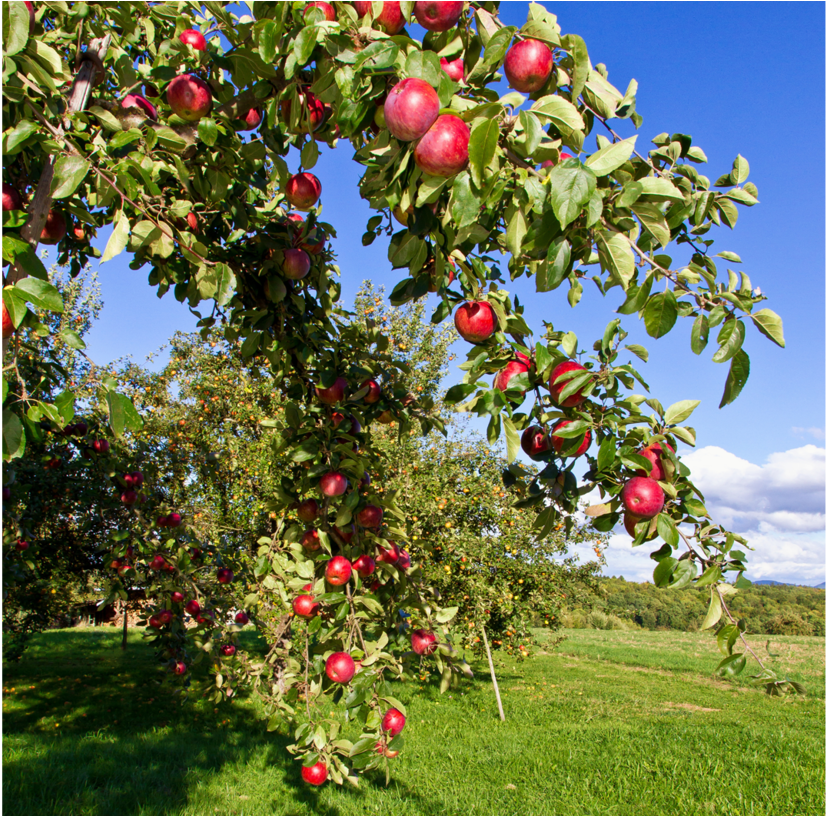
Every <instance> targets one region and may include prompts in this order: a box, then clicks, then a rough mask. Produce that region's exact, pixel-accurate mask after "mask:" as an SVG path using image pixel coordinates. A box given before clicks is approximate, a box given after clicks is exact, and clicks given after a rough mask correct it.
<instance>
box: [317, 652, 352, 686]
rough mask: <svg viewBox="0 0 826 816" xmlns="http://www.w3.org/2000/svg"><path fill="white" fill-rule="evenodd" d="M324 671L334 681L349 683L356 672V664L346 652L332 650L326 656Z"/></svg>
mask: <svg viewBox="0 0 826 816" xmlns="http://www.w3.org/2000/svg"><path fill="white" fill-rule="evenodd" d="M324 671H325V673H326V674H327V677H329V678H330V679H331V680H332V681H333V682H334V683H349V682H350V681H351V680H352V679H353V675H354V674H355V673H356V664H355V663H354V662H353V658H352V657H350V655H349V654H347V652H333V654H331V655H330V656H329V657H328V658H327V662H326V664H325V666H324Z"/></svg>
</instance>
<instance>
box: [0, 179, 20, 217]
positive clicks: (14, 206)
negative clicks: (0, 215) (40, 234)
mask: <svg viewBox="0 0 826 816" xmlns="http://www.w3.org/2000/svg"><path fill="white" fill-rule="evenodd" d="M21 209H23V199H22V198H20V193H18V192H17V190H15V189H14V187H12V186H11V184H7V183H6V182H5V181H4V182H3V212H10V211H11V210H21Z"/></svg>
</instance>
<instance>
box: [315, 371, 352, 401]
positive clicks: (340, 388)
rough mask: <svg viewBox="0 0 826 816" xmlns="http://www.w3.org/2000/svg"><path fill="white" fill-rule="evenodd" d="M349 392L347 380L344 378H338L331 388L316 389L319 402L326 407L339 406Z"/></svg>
mask: <svg viewBox="0 0 826 816" xmlns="http://www.w3.org/2000/svg"><path fill="white" fill-rule="evenodd" d="M346 391H347V380H345V379H344V377H337V378H336V381H335V382H334V383H333V384H332V385H331V386H330V387H329V388H318V387H317V388H316V396H317V397H318V399H319V401H321V402H323V403H325V404H326V405H337V404H338V403H339V402H341V401H342V400H343V399H344V394H345V392H346Z"/></svg>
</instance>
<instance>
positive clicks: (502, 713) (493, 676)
mask: <svg viewBox="0 0 826 816" xmlns="http://www.w3.org/2000/svg"><path fill="white" fill-rule="evenodd" d="M482 639H483V640H484V641H485V651H486V652H487V653H488V666H490V679H491V680H493V691H494V693H495V694H496V704H497V705H498V706H499V719H500V720H502V722H504V721H505V709H504V708H502V697H501V696H500V695H499V684H498V683H497V682H496V672H495V671H494V670H493V656H492V655H491V653H490V646H489V645H488V636H487V633H486V632H485V627H484V626H483V627H482Z"/></svg>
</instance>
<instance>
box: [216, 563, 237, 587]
mask: <svg viewBox="0 0 826 816" xmlns="http://www.w3.org/2000/svg"><path fill="white" fill-rule="evenodd" d="M216 577H217V579H218V583H219V584H230V583H232V579H233V578H234V577H235V574H234V573H233V571H232V570H231V569H229V568H227V567H222V568H221V569H219V570H218V572H217V573H216Z"/></svg>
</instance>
